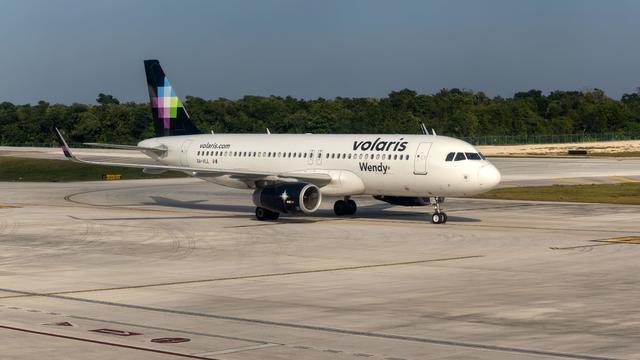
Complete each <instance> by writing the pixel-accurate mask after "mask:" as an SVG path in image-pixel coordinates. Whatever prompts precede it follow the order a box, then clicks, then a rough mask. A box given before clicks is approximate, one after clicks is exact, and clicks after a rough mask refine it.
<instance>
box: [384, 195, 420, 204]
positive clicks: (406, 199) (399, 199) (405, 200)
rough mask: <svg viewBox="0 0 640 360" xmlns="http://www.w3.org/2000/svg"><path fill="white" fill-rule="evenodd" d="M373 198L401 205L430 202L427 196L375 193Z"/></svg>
mask: <svg viewBox="0 0 640 360" xmlns="http://www.w3.org/2000/svg"><path fill="white" fill-rule="evenodd" d="M373 198H374V199H376V200H380V201H384V202H388V203H389V204H393V205H401V206H427V205H429V204H430V202H429V198H428V197H414V196H384V195H376V196H374V197H373Z"/></svg>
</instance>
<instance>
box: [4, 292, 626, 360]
mask: <svg viewBox="0 0 640 360" xmlns="http://www.w3.org/2000/svg"><path fill="white" fill-rule="evenodd" d="M0 291H7V292H14V293H22V294H31V295H36V296H37V295H40V294H36V293H29V292H26V291H19V290H11V289H0ZM40 296H47V297H50V298H54V299H60V300H68V301H77V302H85V303H90V304H99V305H106V306H115V307H122V308H128V309H136V310H144V311H152V312H160V313H165V314H175V315H185V316H193V317H200V318H208V319H216V320H226V321H235V322H243V323H249V324H257V325H265V326H278V327H285V328H292V329H300V330H310V331H321V332H326V333H332V334H340V335H352V336H363V337H368V338H377V339H388V340H399V341H409V342H415V343H424V344H434V345H443V346H452V347H458V348H468V349H478V350H489V351H496V352H506V353H515V354H526V355H537V356H547V357H557V358H565V359H583V360H621V359H617V358H612V357H605V356H596V355H586V354H574V353H565V352H556V351H547V350H536V349H528V348H519V347H510V346H500V345H489V344H481V343H474V342H464V341H457V340H447V339H440V338H426V337H417V336H405V335H397V334H389V333H378V332H368V331H359V330H348V329H341V328H332V327H327V326H315V325H307V324H299V323H289V322H280V321H272V320H262V319H254V318H242V317H237V316H228V315H217V314H209V313H199V312H193V311H186V310H173V309H165V308H157V307H151V306H144V305H135V304H124V303H117V302H111V301H103V300H92V299H85V298H78V297H71V296H62V295H40ZM54 336H55V335H54Z"/></svg>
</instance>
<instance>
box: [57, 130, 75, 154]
mask: <svg viewBox="0 0 640 360" xmlns="http://www.w3.org/2000/svg"><path fill="white" fill-rule="evenodd" d="M56 135H57V136H58V145H60V148H61V149H62V152H63V153H64V156H65V157H66V158H67V159H70V160H75V159H76V157H75V156H74V155H73V153H72V152H71V149H69V146H68V145H67V142H66V141H65V140H64V138H63V137H62V134H61V133H60V130H58V128H56Z"/></svg>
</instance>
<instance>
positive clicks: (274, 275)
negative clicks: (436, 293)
mask: <svg viewBox="0 0 640 360" xmlns="http://www.w3.org/2000/svg"><path fill="white" fill-rule="evenodd" d="M481 257H484V255H467V256H456V257H449V258H439V259H426V260H414V261H403V262H395V263H384V264H370V265H357V266H344V267H339V268H328V269H312V270H300V271H288V272H280V273H267V274H254V275H243V276H230V277H220V278H210V279H198V280H185V281H172V282H164V283H155V284H141V285H130V286H117V287H110V288H98V289H86V290H69V291H59V292H50V293H36V292H24V293H25V294H23V295H14V296H4V297H0V300H1V299H10V298H17V297H29V296H57V295H69V294H84V293H91V292H101V291H113V290H130V289H142V288H151V287H160V286H172V285H184V284H199V283H208V282H217V281H229V280H245V279H259V278H268V277H280V276H292V275H304V274H315V273H325V272H337V271H349V270H361V269H372V268H381V267H391V266H403V265H417V264H425V263H432V262H443V261H452V260H465V259H474V258H481ZM0 291H5V290H4V289H0ZM6 291H7V292H14V293H15V291H11V290H6Z"/></svg>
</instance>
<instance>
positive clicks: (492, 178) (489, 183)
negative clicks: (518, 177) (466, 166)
mask: <svg viewBox="0 0 640 360" xmlns="http://www.w3.org/2000/svg"><path fill="white" fill-rule="evenodd" d="M500 178H501V176H500V171H498V169H496V167H495V166H493V164H487V165H484V166H482V167H481V168H480V170H478V182H479V184H480V186H482V187H483V188H487V189H492V188H494V187H496V186H497V185H498V184H499V183H500Z"/></svg>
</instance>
